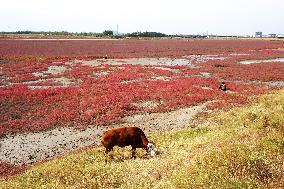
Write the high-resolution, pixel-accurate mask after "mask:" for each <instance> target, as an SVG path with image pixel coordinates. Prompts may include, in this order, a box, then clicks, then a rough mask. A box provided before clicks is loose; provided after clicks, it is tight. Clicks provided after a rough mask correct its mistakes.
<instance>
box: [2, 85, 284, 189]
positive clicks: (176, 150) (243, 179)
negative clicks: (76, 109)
mask: <svg viewBox="0 0 284 189" xmlns="http://www.w3.org/2000/svg"><path fill="white" fill-rule="evenodd" d="M150 138H151V139H152V140H154V141H156V142H157V144H158V148H159V150H160V151H161V154H160V155H159V156H157V157H154V158H148V157H145V156H144V155H143V154H144V151H142V150H141V151H139V156H138V158H137V159H130V158H129V157H130V153H131V152H130V150H129V149H130V148H128V149H119V148H115V152H114V153H113V155H114V158H115V159H114V160H113V161H111V162H109V163H105V161H104V160H105V159H104V156H103V154H102V153H101V152H100V151H99V150H98V149H92V150H88V151H86V152H81V153H75V154H69V155H66V156H64V157H63V158H59V159H56V160H53V161H50V162H47V163H43V164H40V165H36V166H34V167H32V168H31V169H29V170H28V171H26V172H25V173H23V174H21V175H18V176H16V177H14V178H10V179H8V180H7V181H2V182H0V188H117V187H121V188H283V187H284V164H283V162H284V91H283V90H282V91H278V92H274V93H272V94H268V95H264V96H262V97H260V98H259V99H257V100H256V101H255V102H254V103H252V104H251V105H248V106H246V107H241V108H235V109H232V110H230V111H228V112H218V113H215V114H213V115H211V116H210V117H209V118H208V119H206V120H205V121H204V123H202V124H201V125H199V126H198V127H197V128H193V129H186V130H183V131H179V132H169V133H165V134H163V135H152V136H151V137H150Z"/></svg>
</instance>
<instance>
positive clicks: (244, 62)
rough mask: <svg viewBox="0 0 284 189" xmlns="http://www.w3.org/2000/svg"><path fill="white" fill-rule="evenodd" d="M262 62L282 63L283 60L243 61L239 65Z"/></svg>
mask: <svg viewBox="0 0 284 189" xmlns="http://www.w3.org/2000/svg"><path fill="white" fill-rule="evenodd" d="M263 62H284V58H274V59H266V60H243V61H240V62H239V63H240V64H255V63H263Z"/></svg>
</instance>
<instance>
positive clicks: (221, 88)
mask: <svg viewBox="0 0 284 189" xmlns="http://www.w3.org/2000/svg"><path fill="white" fill-rule="evenodd" d="M219 89H220V90H222V91H226V90H227V86H226V84H225V82H222V83H221V85H220V86H219Z"/></svg>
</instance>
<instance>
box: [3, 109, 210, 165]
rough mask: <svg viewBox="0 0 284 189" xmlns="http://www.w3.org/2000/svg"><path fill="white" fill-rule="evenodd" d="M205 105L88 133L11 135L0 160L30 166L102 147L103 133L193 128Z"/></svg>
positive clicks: (139, 117) (61, 130)
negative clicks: (127, 128) (123, 129)
mask: <svg viewBox="0 0 284 189" xmlns="http://www.w3.org/2000/svg"><path fill="white" fill-rule="evenodd" d="M207 104H208V103H204V104H201V105H198V106H193V107H188V108H182V109H178V110H175V111H171V112H166V113H151V114H141V115H134V116H128V117H124V118H123V119H122V120H121V123H119V124H115V125H110V126H100V127H97V126H94V125H90V126H89V127H88V128H87V129H85V130H75V129H73V128H56V129H53V130H50V131H44V132H36V133H24V134H16V135H9V136H7V137H5V138H2V139H0V146H1V149H0V159H1V160H2V161H5V162H8V163H11V164H17V165H22V164H31V163H34V162H39V161H42V160H48V159H52V158H53V157H55V156H58V155H62V154H64V153H66V152H70V151H74V150H77V149H80V148H84V147H88V146H92V145H99V144H100V142H99V138H100V135H101V134H102V132H103V131H105V130H107V129H109V128H113V127H122V126H138V127H140V128H141V129H143V130H144V131H145V133H146V135H148V134H150V133H156V132H164V131H169V130H178V129H181V128H184V127H188V126H190V125H192V124H191V123H192V121H193V120H194V118H195V117H196V115H197V114H198V113H200V112H202V111H205V110H206V105H207Z"/></svg>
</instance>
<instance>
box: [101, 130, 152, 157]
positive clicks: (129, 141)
mask: <svg viewBox="0 0 284 189" xmlns="http://www.w3.org/2000/svg"><path fill="white" fill-rule="evenodd" d="M101 143H102V145H103V146H104V147H105V148H106V151H105V153H106V154H107V153H108V152H110V151H111V150H112V149H113V147H114V146H119V147H125V146H131V147H132V157H134V158H135V152H136V148H144V149H145V150H146V151H147V153H149V154H150V155H151V156H154V155H156V151H157V150H156V148H155V145H154V144H152V143H150V142H149V141H148V139H147V138H146V136H145V134H144V132H143V131H142V130H141V129H140V128H138V127H121V128H114V129H110V130H108V131H106V132H104V133H103V134H102V136H101Z"/></svg>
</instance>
